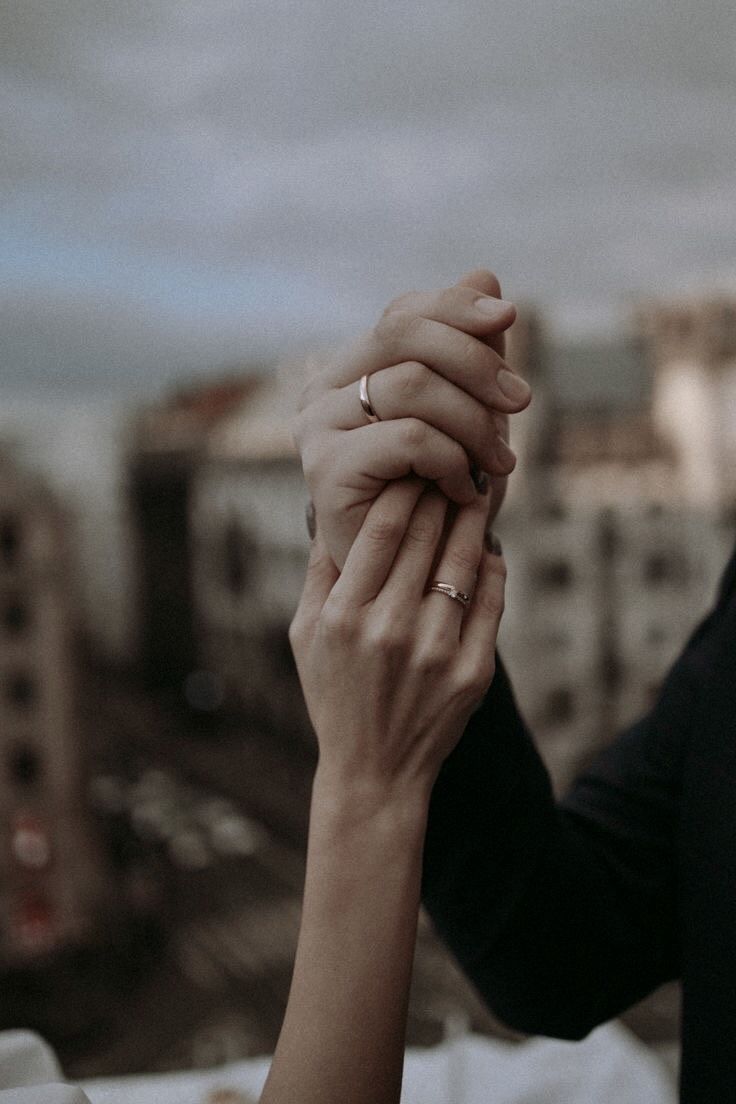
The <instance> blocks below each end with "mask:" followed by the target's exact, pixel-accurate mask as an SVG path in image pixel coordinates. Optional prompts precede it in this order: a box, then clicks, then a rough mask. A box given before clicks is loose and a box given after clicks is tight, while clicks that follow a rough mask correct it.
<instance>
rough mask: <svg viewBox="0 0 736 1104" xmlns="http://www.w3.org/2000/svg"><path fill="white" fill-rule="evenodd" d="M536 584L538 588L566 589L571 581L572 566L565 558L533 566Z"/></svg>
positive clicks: (570, 584)
mask: <svg viewBox="0 0 736 1104" xmlns="http://www.w3.org/2000/svg"><path fill="white" fill-rule="evenodd" d="M534 576H535V580H536V584H537V586H538V587H539V589H540V590H568V589H569V588H570V587H571V586H572V582H573V570H572V566H571V565H570V564H569V563H568V562H567V560H549V561H548V562H547V563H544V562H541V563H538V564H537V565H536V566H535V568H534Z"/></svg>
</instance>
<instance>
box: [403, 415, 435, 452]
mask: <svg viewBox="0 0 736 1104" xmlns="http://www.w3.org/2000/svg"><path fill="white" fill-rule="evenodd" d="M402 432H403V435H404V441H405V443H406V446H407V448H408V449H409V450H410V451H411V452H415V451H417V450H418V449H420V448H421V447H422V445H424V444H425V442H426V440H427V437H428V435H429V427H428V426H427V425H426V423H425V422H421V421H420V420H419V418H407V419H406V420H405V422H404V425H403V430H402Z"/></svg>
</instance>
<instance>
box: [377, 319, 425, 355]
mask: <svg viewBox="0 0 736 1104" xmlns="http://www.w3.org/2000/svg"><path fill="white" fill-rule="evenodd" d="M416 323H417V318H416V315H414V314H412V313H411V312H410V311H407V310H391V311H389V312H388V313H387V314H383V315H382V316H381V318H380V319H379V320H378V323H377V324H376V326H375V329H374V335H375V337H376V340H377V341H378V342H379V343H380V344H381V345H382V346H383V347H384V349H386V351H392V350H394V349H396V348H400V347H401V346H402V345H403V344H404V342H405V341H406V340H407V339H408V338H409V337H410V336H411V333H412V331H413V329H414V327H415V326H416Z"/></svg>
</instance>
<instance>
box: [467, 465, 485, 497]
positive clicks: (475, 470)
mask: <svg viewBox="0 0 736 1104" xmlns="http://www.w3.org/2000/svg"><path fill="white" fill-rule="evenodd" d="M470 478H471V479H472V480H473V486H474V487H475V489H476V491H477V492H478V494H480V495H484V494H485V493H486V491H487V490H488V475H487V473H486V472H484V471H481V470H480V468H479V467H478V465H477V464H471V465H470Z"/></svg>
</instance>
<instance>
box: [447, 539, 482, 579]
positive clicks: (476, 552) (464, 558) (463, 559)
mask: <svg viewBox="0 0 736 1104" xmlns="http://www.w3.org/2000/svg"><path fill="white" fill-rule="evenodd" d="M446 555H447V561H448V564H449V566H450V568H451V569H452V568H457V569H458V570H460V571H463V572H466V571H477V569H478V563H479V561H480V549H479V548H477V547H475V546H474V545H472V544H465V543H464V544H457V545H454V546H453V547H451V548H448V549H447V550H446Z"/></svg>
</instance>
